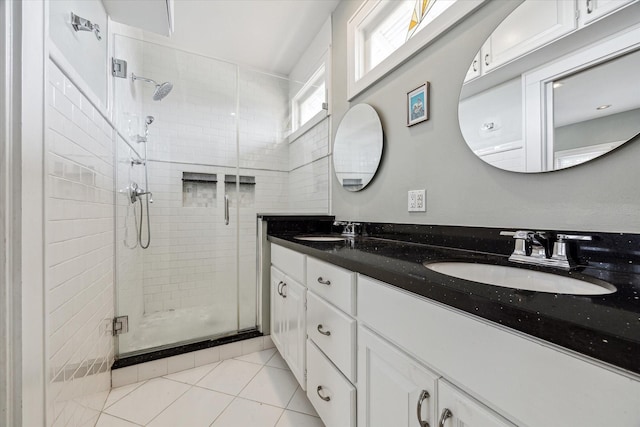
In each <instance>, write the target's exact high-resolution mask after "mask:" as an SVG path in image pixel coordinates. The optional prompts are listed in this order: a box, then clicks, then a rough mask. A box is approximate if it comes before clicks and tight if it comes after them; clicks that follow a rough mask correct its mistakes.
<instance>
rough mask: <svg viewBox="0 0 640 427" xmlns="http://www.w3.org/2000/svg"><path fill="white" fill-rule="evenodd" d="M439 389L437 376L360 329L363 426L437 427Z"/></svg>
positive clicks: (359, 398)
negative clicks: (426, 426) (424, 426)
mask: <svg viewBox="0 0 640 427" xmlns="http://www.w3.org/2000/svg"><path fill="white" fill-rule="evenodd" d="M437 388H438V375H437V374H436V373H434V372H432V371H430V370H429V369H427V368H425V367H424V366H423V365H421V364H420V363H418V362H417V361H415V360H414V359H413V358H411V357H409V356H408V355H407V354H406V353H404V352H402V351H400V350H399V349H398V348H397V347H395V346H394V345H392V344H390V343H389V342H387V341H386V340H384V339H383V338H381V337H380V336H378V335H377V334H375V333H373V332H372V331H370V330H369V329H367V328H365V327H363V326H359V327H358V426H359V427H389V426H394V427H422V426H423V425H424V424H421V422H423V423H424V422H427V423H428V425H430V426H435V425H437V424H436V417H437V413H436V409H437V408H436V397H437ZM418 417H419V418H418Z"/></svg>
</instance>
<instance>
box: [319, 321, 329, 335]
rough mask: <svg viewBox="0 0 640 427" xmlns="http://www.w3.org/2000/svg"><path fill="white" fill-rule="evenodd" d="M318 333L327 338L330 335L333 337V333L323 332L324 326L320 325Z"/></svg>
mask: <svg viewBox="0 0 640 427" xmlns="http://www.w3.org/2000/svg"><path fill="white" fill-rule="evenodd" d="M318 332H320V333H321V334H322V335H324V336H325V337H328V336H329V335H331V331H323V330H322V325H321V324H320V325H318Z"/></svg>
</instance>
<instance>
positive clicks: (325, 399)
mask: <svg viewBox="0 0 640 427" xmlns="http://www.w3.org/2000/svg"><path fill="white" fill-rule="evenodd" d="M322 388H323V387H322V386H321V385H319V386H318V388H317V389H316V393H318V396H319V397H320V399H322V400H324V401H325V402H328V401H330V400H331V397H330V396H323V395H321V394H320V392H321V391H322Z"/></svg>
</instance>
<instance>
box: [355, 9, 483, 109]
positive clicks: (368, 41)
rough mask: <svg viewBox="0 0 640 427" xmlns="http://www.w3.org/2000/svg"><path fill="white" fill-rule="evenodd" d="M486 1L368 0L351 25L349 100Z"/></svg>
mask: <svg viewBox="0 0 640 427" xmlns="http://www.w3.org/2000/svg"><path fill="white" fill-rule="evenodd" d="M483 2H484V0H365V1H364V2H363V4H362V6H360V9H358V11H357V12H356V13H355V14H354V15H353V16H352V17H351V19H350V20H349V23H348V24H347V26H348V28H347V31H348V32H347V37H348V39H347V44H348V49H349V58H348V68H349V88H348V89H349V99H351V98H353V97H354V96H355V95H357V94H358V93H359V92H361V91H362V90H364V89H365V88H366V87H368V86H369V85H371V84H372V83H374V82H375V81H377V80H378V79H380V78H381V77H383V76H384V75H386V74H387V73H389V72H390V71H391V70H392V69H394V68H395V67H396V66H398V65H400V64H401V63H403V62H404V61H406V60H407V59H408V58H410V57H411V56H412V55H414V54H415V53H416V52H418V51H419V50H420V49H422V48H423V47H425V46H426V45H427V44H428V43H430V42H431V41H432V40H433V39H435V38H436V37H437V36H439V35H440V34H442V33H443V32H445V31H446V30H448V29H450V28H451V27H453V26H454V25H455V24H456V23H457V22H458V21H460V20H461V19H462V18H464V17H465V16H466V15H467V14H469V13H470V12H472V11H473V10H474V9H476V8H477V7H478V6H479V5H480V4H482V3H483Z"/></svg>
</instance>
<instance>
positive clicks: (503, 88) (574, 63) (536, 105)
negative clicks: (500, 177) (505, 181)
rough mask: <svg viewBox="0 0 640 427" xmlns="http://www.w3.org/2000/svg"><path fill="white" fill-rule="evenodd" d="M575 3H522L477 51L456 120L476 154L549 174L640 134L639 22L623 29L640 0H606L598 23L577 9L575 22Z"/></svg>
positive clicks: (635, 16) (637, 13)
mask: <svg viewBox="0 0 640 427" xmlns="http://www.w3.org/2000/svg"><path fill="white" fill-rule="evenodd" d="M579 3H580V2H569V1H543V0H525V1H524V2H523V3H522V4H521V5H519V6H518V7H517V8H516V9H514V10H513V12H512V13H511V14H510V15H509V16H507V17H506V18H505V20H504V21H503V22H502V23H501V24H500V25H499V26H498V27H497V28H496V29H495V30H494V31H493V33H492V34H491V35H490V37H489V39H488V40H487V41H486V42H485V43H484V45H483V46H482V48H481V49H480V52H478V54H477V55H476V57H475V58H474V60H473V62H472V64H471V67H470V68H469V71H468V72H467V76H466V79H465V83H464V84H463V86H462V91H461V94H460V104H459V108H458V117H459V121H460V129H461V131H462V135H463V136H464V139H465V141H466V142H467V145H468V146H469V148H470V149H471V150H472V151H473V152H474V154H475V155H476V156H478V157H479V158H480V159H482V160H484V161H485V162H487V163H489V164H491V165H493V166H495V167H498V168H500V169H504V170H509V171H514V172H526V173H536V172H548V171H554V170H558V169H564V168H568V167H571V166H574V165H578V164H581V163H585V162H587V161H589V160H591V159H595V158H596V157H599V156H601V155H603V154H605V153H607V152H609V151H611V150H613V149H615V148H616V147H618V146H619V145H622V144H624V143H625V142H627V141H630V140H633V139H634V138H635V137H636V136H637V135H638V133H639V132H640V80H639V79H638V71H637V70H638V69H639V68H640V28H639V27H638V26H637V25H636V26H635V27H631V28H629V26H630V25H635V24H637V22H639V21H638V20H639V19H640V3H635V4H631V3H629V2H617V3H616V4H615V5H614V4H613V3H612V7H611V8H610V9H607V11H606V12H607V13H609V14H608V15H606V16H604V17H602V19H597V20H596V18H595V17H593V16H590V15H589V13H591V12H589V13H587V12H584V13H580V15H579V16H580V20H579V21H578V22H577V23H576V19H575V17H576V14H577V11H578V9H577V8H579V7H582V6H581V4H579ZM586 3H587V4H589V2H586ZM627 4H629V7H626V8H624V9H622V8H623V7H624V6H625V5H627ZM615 8H620V9H618V10H617V11H615ZM611 10H614V12H612V13H611ZM600 12H602V13H603V14H604V12H603V11H600ZM592 15H595V12H594V13H593V14H592ZM598 16H600V15H598ZM587 24H588V25H587Z"/></svg>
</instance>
